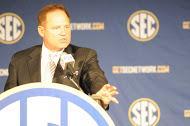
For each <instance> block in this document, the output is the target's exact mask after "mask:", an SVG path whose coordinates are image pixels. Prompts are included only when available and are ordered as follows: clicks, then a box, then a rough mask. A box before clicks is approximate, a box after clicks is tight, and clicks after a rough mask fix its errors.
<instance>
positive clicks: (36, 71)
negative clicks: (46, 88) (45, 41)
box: [28, 46, 42, 82]
mask: <svg viewBox="0 0 190 126" xmlns="http://www.w3.org/2000/svg"><path fill="white" fill-rule="evenodd" d="M41 50H42V47H41V46H38V47H36V48H35V49H34V51H32V53H31V54H30V59H29V60H28V69H29V75H30V79H31V82H40V81H41Z"/></svg>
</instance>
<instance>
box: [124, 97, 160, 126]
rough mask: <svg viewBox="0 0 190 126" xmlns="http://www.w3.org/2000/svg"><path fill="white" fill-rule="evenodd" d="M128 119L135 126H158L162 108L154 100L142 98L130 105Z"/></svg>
mask: <svg viewBox="0 0 190 126" xmlns="http://www.w3.org/2000/svg"><path fill="white" fill-rule="evenodd" d="M128 117H129V120H130V122H131V124H132V125H133V126H157V124H158V122H159V120H160V108H159V106H158V105H157V103H156V102H155V101H153V100H152V99H149V98H140V99H137V100H136V101H134V102H133V103H132V104H131V105H130V107H129V111H128Z"/></svg>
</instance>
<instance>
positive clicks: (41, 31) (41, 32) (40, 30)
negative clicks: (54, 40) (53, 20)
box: [38, 26, 44, 38]
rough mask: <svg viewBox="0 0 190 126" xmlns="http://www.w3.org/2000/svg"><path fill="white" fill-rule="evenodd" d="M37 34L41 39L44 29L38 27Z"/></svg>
mask: <svg viewBox="0 0 190 126" xmlns="http://www.w3.org/2000/svg"><path fill="white" fill-rule="evenodd" d="M38 33H39V35H40V36H41V37H42V38H43V37H44V27H43V26H38Z"/></svg>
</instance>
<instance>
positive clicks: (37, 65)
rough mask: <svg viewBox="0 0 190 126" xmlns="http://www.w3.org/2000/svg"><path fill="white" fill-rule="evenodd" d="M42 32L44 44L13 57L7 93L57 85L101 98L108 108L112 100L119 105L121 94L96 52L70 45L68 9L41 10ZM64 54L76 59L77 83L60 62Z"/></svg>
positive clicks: (52, 6)
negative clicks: (34, 85)
mask: <svg viewBox="0 0 190 126" xmlns="http://www.w3.org/2000/svg"><path fill="white" fill-rule="evenodd" d="M38 33H39V35H40V36H41V37H42V39H43V44H42V45H37V46H34V47H31V48H29V49H26V50H23V51H20V52H17V53H16V54H14V55H13V57H12V60H11V62H10V65H9V76H8V79H7V82H6V85H5V90H8V89H10V88H13V87H16V86H19V85H22V84H26V83H31V82H45V83H49V82H50V83H51V82H55V83H60V84H64V85H68V86H70V87H73V88H76V89H81V90H82V91H83V92H84V93H86V94H88V95H92V96H98V98H100V99H101V100H100V101H101V102H102V106H103V107H104V108H105V107H106V106H107V105H108V104H109V103H110V102H111V101H113V102H115V103H117V102H118V101H117V99H116V98H114V96H115V95H116V94H118V92H117V89H116V87H114V86H111V85H110V84H107V83H108V81H107V79H106V78H105V76H104V72H103V71H102V70H101V68H100V67H99V65H98V60H97V55H96V52H95V51H94V50H92V49H88V48H82V47H77V46H74V45H72V44H70V42H71V27H70V16H69V13H68V12H67V10H66V9H65V7H64V6H62V5H58V4H53V5H47V6H45V7H44V8H42V9H41V10H40V12H39V14H38ZM63 52H65V53H67V54H71V55H72V56H73V57H74V60H75V63H74V71H77V74H76V75H75V78H74V83H73V81H71V80H69V78H67V77H66V72H65V71H66V68H64V66H63V64H61V63H60V57H61V56H62V54H63ZM52 55H53V56H52ZM50 63H51V64H50ZM75 82H76V83H75Z"/></svg>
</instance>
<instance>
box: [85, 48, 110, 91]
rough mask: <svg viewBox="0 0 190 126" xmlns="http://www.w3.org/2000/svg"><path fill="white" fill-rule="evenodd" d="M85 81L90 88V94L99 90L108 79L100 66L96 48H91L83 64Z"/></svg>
mask: <svg viewBox="0 0 190 126" xmlns="http://www.w3.org/2000/svg"><path fill="white" fill-rule="evenodd" d="M83 67H84V68H83V76H82V77H83V82H84V83H85V84H86V85H88V87H89V88H90V94H95V93H96V92H98V91H99V90H100V89H101V88H102V86H103V85H105V84H107V83H108V81H107V79H106V77H105V75H104V72H103V71H102V69H101V68H100V66H99V64H98V59H97V53H96V51H95V50H90V51H89V53H88V55H87V58H86V61H85V64H84V66H83Z"/></svg>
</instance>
